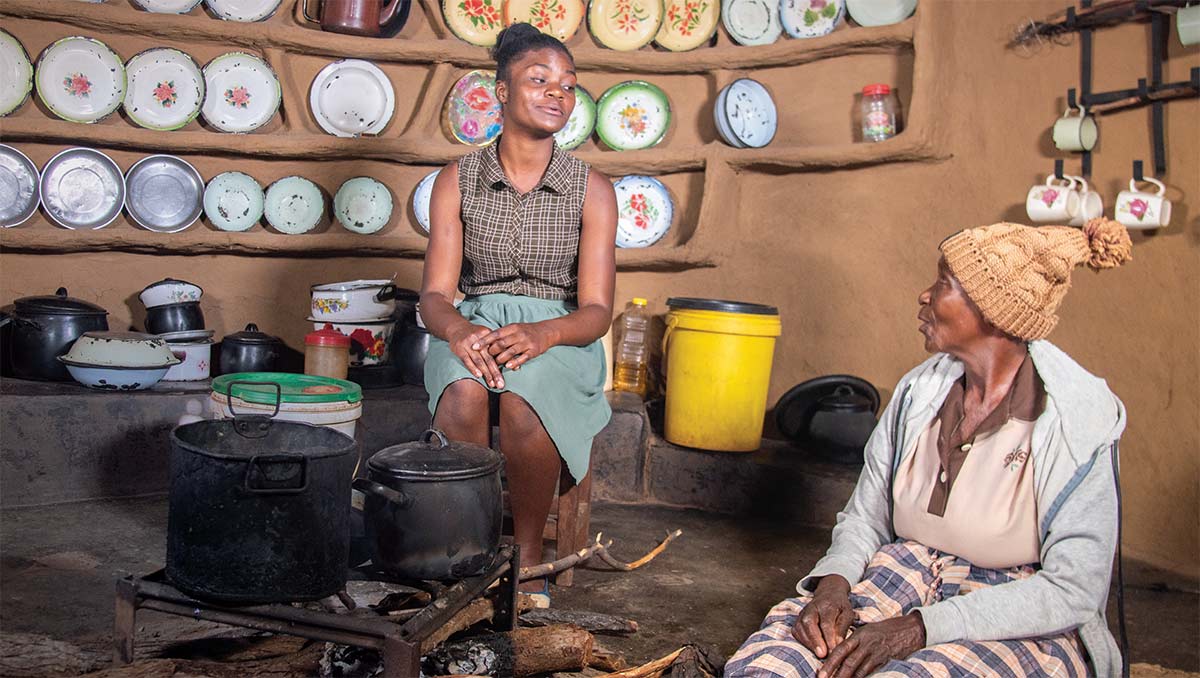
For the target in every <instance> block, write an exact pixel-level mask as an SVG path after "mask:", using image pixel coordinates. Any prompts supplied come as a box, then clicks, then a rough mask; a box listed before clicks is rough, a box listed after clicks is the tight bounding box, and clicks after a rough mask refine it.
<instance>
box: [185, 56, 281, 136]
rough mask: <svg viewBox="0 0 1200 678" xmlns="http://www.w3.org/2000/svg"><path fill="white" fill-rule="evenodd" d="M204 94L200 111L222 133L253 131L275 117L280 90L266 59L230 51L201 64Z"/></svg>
mask: <svg viewBox="0 0 1200 678" xmlns="http://www.w3.org/2000/svg"><path fill="white" fill-rule="evenodd" d="M204 86H205V89H206V94H205V96H204V105H203V106H202V107H201V108H200V114H201V115H203V116H204V120H205V122H207V123H208V124H210V125H212V126H213V127H215V128H217V129H219V130H221V131H222V132H235V133H243V132H253V131H254V130H256V129H258V128H259V127H262V126H263V125H265V124H267V123H268V122H270V121H271V118H273V117H275V112H276V111H278V110H279V103H280V101H282V99H283V92H282V90H281V89H280V87H279V78H278V77H276V75H275V71H273V70H271V67H270V66H268V65H267V62H265V61H263V60H262V59H260V58H258V57H256V56H254V55H252V54H246V53H245V52H229V53H228V54H222V55H221V56H219V57H217V58H215V59H213V60H212V61H210V62H208V65H207V66H205V67H204Z"/></svg>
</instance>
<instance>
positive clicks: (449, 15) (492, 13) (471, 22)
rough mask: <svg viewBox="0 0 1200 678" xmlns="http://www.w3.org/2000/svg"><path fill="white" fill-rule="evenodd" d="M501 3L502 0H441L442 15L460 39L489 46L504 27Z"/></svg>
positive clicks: (494, 42) (502, 2)
mask: <svg viewBox="0 0 1200 678" xmlns="http://www.w3.org/2000/svg"><path fill="white" fill-rule="evenodd" d="M503 4H504V0H442V16H443V17H445V19H446V25H447V26H448V27H449V28H450V31H451V32H452V33H454V35H456V36H458V38H459V39H460V40H463V41H465V42H469V43H471V44H472V45H479V46H480V47H491V46H492V45H494V44H496V36H497V35H498V34H499V33H500V30H501V29H502V28H504V13H503V7H502V6H503Z"/></svg>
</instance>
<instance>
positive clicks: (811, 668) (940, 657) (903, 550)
mask: <svg viewBox="0 0 1200 678" xmlns="http://www.w3.org/2000/svg"><path fill="white" fill-rule="evenodd" d="M1034 572H1036V570H1035V568H1034V567H1032V566H1030V565H1022V566H1020V567H1012V568H1006V569H1003V570H990V569H985V568H981V567H975V566H974V565H971V564H970V563H968V562H967V561H965V560H963V559H961V558H959V557H957V556H953V555H949V554H945V553H942V552H940V551H937V550H935V549H931V548H929V547H927V546H922V545H921V544H918V543H917V542H913V541H897V542H894V543H891V544H888V545H886V546H884V547H883V548H881V549H879V551H878V552H876V553H875V556H874V557H873V558H872V559H871V562H870V564H869V565H868V566H867V570H866V572H865V573H864V574H863V579H862V581H861V582H859V583H858V584H855V585H854V586H853V587H852V588H851V590H850V604H851V605H852V606H853V608H854V614H855V621H854V622H853V624H852V626H862V625H864V624H870V623H873V622H878V621H883V620H884V619H891V618H893V617H898V616H900V615H903V614H907V613H908V612H909V611H911V610H913V609H915V608H918V607H921V606H923V605H930V604H932V603H935V602H937V601H939V600H944V599H946V598H949V597H951V596H965V595H967V594H969V593H971V592H972V591H977V590H979V589H985V588H989V587H992V586H996V585H998V584H1003V583H1005V582H1009V581H1015V580H1018V579H1025V578H1026V577H1031V576H1033V574H1034ZM810 600H812V597H811V596H799V597H797V598H788V599H787V600H785V601H783V602H781V603H779V604H778V605H776V606H775V607H773V608H771V611H770V612H768V613H767V617H766V619H764V620H763V624H762V627H761V628H760V629H759V630H758V631H757V632H756V633H754V634H753V635H751V636H750V637H749V638H747V639H746V642H745V643H743V644H742V647H741V648H740V649H739V650H738V651H737V653H736V654H734V655H733V657H732V658H730V660H729V663H728V664H726V665H725V675H726V676H727V677H738V676H747V677H754V678H766V677H768V676H781V677H782V676H788V677H793V676H797V677H798V676H815V675H816V674H817V669H819V668H820V667H821V660H820V659H818V658H817V657H816V655H814V654H813V653H812V652H810V651H809V650H808V648H806V647H804V646H803V645H801V644H800V643H799V642H797V641H796V639H795V638H793V637H792V626H793V625H795V623H796V618H797V617H798V616H799V615H800V611H801V610H803V609H804V606H805V605H806V604H808V602H809V601H810ZM1090 674H1091V670H1090V667H1089V666H1088V662H1087V659H1086V652H1085V651H1084V649H1083V644H1082V642H1080V640H1079V634H1078V633H1077V632H1076V631H1070V632H1067V633H1062V634H1058V635H1054V636H1048V637H1043V638H1023V639H1020V640H991V641H965V640H964V641H957V642H953V643H943V644H940V645H933V646H930V647H926V648H924V649H922V650H918V651H917V652H914V653H913V654H912V655H910V656H909V657H907V658H906V659H904V660H896V659H893V660H891V661H889V662H888V663H887V664H885V665H884V666H882V667H880V668H879V670H878V671H876V672H875V673H874V674H872V675H875V676H886V677H887V678H899V677H900V676H919V677H921V678H943V677H944V678H951V677H953V678H959V677H963V678H966V677H968V676H970V677H975V676H979V677H982V678H992V677H995V678H1021V677H1024V676H1056V677H1070V678H1083V677H1084V676H1088V675H1090Z"/></svg>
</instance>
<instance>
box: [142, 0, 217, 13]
mask: <svg viewBox="0 0 1200 678" xmlns="http://www.w3.org/2000/svg"><path fill="white" fill-rule="evenodd" d="M133 4H135V5H137V6H138V7H141V8H142V9H144V10H146V11H147V12H158V13H160V14H187V13H188V12H190V11H192V9H193V8H194V7H195V6H196V5H199V4H200V0H133Z"/></svg>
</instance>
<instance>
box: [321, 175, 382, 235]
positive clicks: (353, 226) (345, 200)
mask: <svg viewBox="0 0 1200 678" xmlns="http://www.w3.org/2000/svg"><path fill="white" fill-rule="evenodd" d="M333 215H334V216H335V217H337V220H338V223H340V224H341V225H342V226H345V227H346V230H349V231H354V232H355V233H363V234H367V233H375V232H376V231H378V230H379V229H381V228H383V227H384V226H387V224H388V222H389V221H391V220H392V192H391V191H389V190H388V188H387V186H384V185H383V184H382V183H380V182H379V181H376V180H375V179H372V178H371V177H354V178H353V179H350V180H349V181H347V182H346V183H344V184H342V187H341V188H339V189H338V192H337V195H335V196H333Z"/></svg>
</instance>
